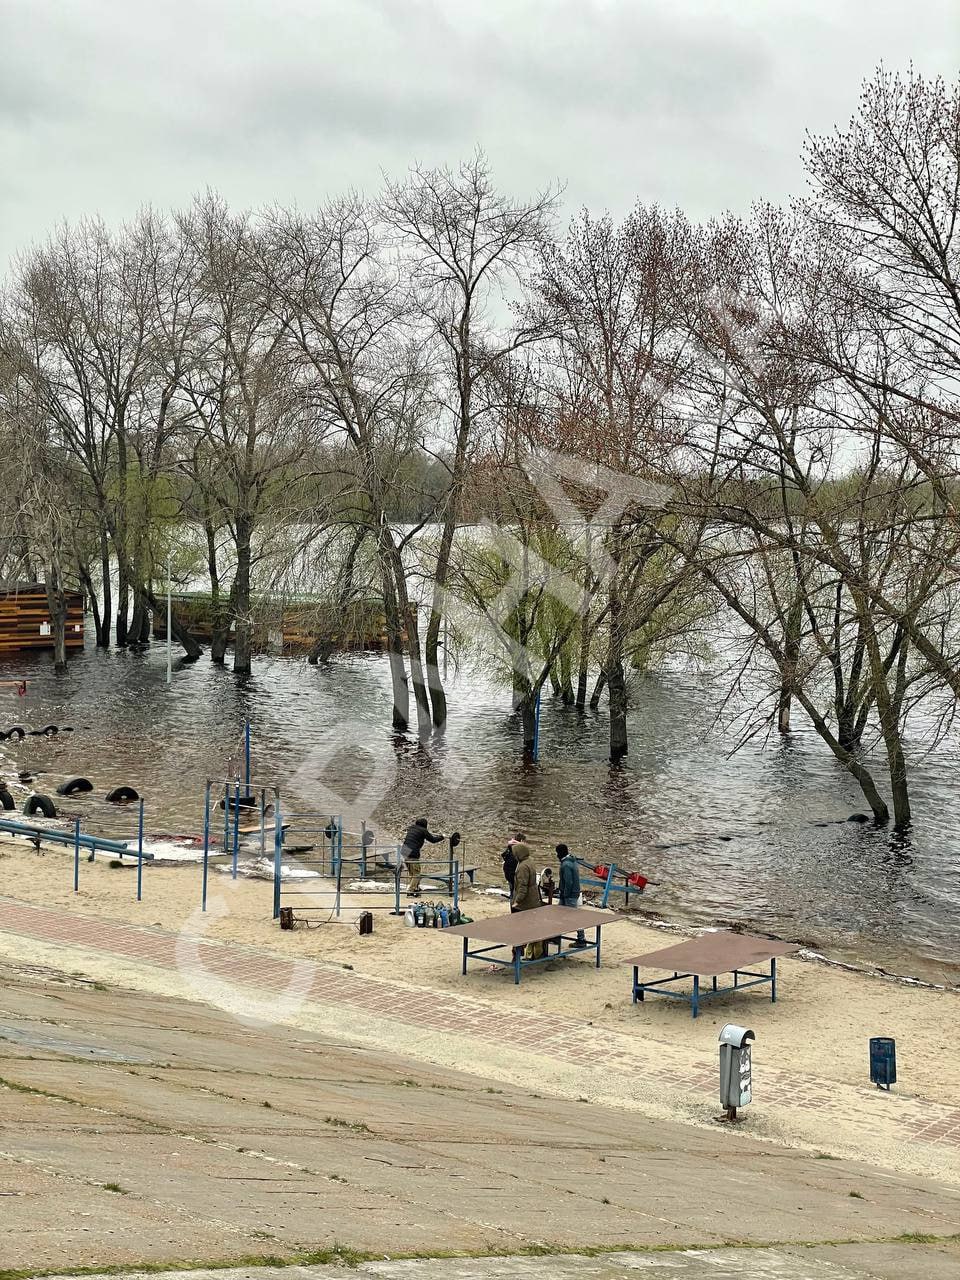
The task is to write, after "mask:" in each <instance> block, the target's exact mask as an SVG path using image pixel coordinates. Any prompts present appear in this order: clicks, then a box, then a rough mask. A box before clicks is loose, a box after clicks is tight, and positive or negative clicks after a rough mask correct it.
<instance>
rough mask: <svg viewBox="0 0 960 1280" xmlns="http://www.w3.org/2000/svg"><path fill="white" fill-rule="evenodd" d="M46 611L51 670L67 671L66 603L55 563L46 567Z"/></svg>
mask: <svg viewBox="0 0 960 1280" xmlns="http://www.w3.org/2000/svg"><path fill="white" fill-rule="evenodd" d="M46 590H47V610H48V612H49V614H50V630H51V631H52V633H53V669H54V671H57V672H61V671H66V669H67V601H66V597H65V596H64V594H63V584H62V583H61V580H60V570H59V568H58V566H57V565H56V563H51V564H50V565H49V566H48V567H47V573H46Z"/></svg>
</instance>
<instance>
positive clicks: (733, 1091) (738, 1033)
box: [719, 1022, 756, 1120]
mask: <svg viewBox="0 0 960 1280" xmlns="http://www.w3.org/2000/svg"><path fill="white" fill-rule="evenodd" d="M719 1039H720V1105H721V1106H722V1107H724V1108H725V1109H726V1115H724V1116H723V1117H722V1119H724V1120H736V1119H737V1108H738V1107H745V1106H746V1105H747V1103H748V1102H752V1101H753V1063H752V1060H751V1052H750V1041H751V1040H755V1039H756V1036H755V1035H754V1034H753V1032H752V1031H751V1030H749V1028H747V1027H739V1026H737V1024H736V1023H735V1022H728V1023H727V1024H726V1026H724V1027H722V1028H721V1030H720V1036H719Z"/></svg>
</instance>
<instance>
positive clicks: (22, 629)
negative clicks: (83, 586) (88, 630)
mask: <svg viewBox="0 0 960 1280" xmlns="http://www.w3.org/2000/svg"><path fill="white" fill-rule="evenodd" d="M63 599H64V603H65V605H66V617H65V624H64V643H65V645H66V648H67V650H68V651H69V650H71V649H82V648H83V615H84V608H85V603H84V597H83V593H82V592H80V591H65V592H64V593H63ZM53 647H54V626H53V619H52V618H51V616H50V605H49V602H48V600H47V589H46V587H45V586H44V584H43V583H42V582H11V581H2V580H0V655H2V654H4V653H18V652H20V651H21V650H23V649H52V648H53Z"/></svg>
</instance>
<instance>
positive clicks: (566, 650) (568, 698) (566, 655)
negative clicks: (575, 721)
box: [560, 642, 573, 707]
mask: <svg viewBox="0 0 960 1280" xmlns="http://www.w3.org/2000/svg"><path fill="white" fill-rule="evenodd" d="M560 697H561V698H562V699H563V705H564V706H565V707H572V706H573V683H572V678H571V672H570V644H569V642H568V643H567V644H565V645H564V646H563V648H562V649H561V650H560Z"/></svg>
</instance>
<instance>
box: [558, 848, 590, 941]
mask: <svg viewBox="0 0 960 1280" xmlns="http://www.w3.org/2000/svg"><path fill="white" fill-rule="evenodd" d="M556 848H557V857H558V858H559V859H560V906H561V907H579V906H580V905H581V903H582V901H583V899H582V897H581V889H580V868H579V867H578V866H577V860H576V858H575V857H574V856H573V854H572V853H571V852H570V850H569V849H568V848H567V846H566V845H565V844H558V845H557V847H556ZM586 945H587V939H586V937H585V936H584V932H583V930H582V929H580V930H578V932H577V946H578V947H585V946H586Z"/></svg>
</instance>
